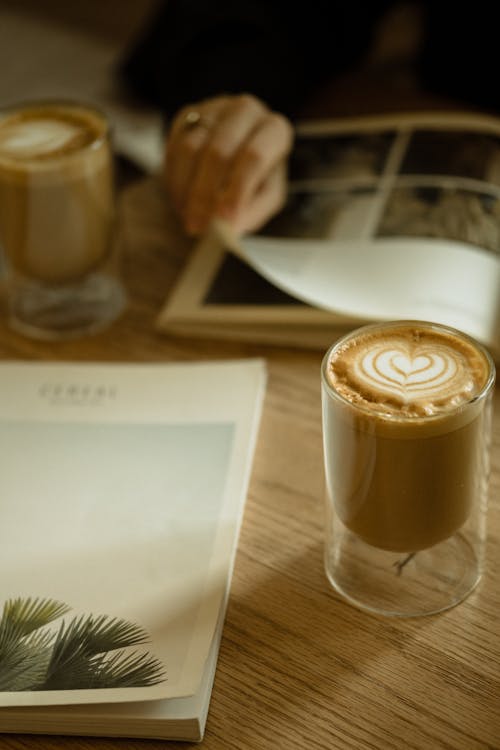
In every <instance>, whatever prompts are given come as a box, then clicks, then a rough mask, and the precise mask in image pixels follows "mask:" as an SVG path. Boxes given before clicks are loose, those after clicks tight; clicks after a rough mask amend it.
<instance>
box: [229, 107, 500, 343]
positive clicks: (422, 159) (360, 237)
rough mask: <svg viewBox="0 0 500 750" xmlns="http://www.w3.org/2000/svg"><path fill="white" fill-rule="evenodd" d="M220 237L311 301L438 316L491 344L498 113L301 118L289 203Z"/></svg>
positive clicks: (498, 275) (496, 279)
mask: <svg viewBox="0 0 500 750" xmlns="http://www.w3.org/2000/svg"><path fill="white" fill-rule="evenodd" d="M219 231H221V227H219ZM222 236H223V237H224V240H223V241H224V242H225V244H226V246H228V247H230V248H231V249H233V251H235V252H236V253H237V254H238V255H239V257H240V258H241V259H243V260H244V261H245V262H247V263H248V264H249V265H250V266H251V267H253V268H254V269H255V270H256V271H258V273H260V274H261V275H262V276H263V277H264V278H266V279H267V280H268V281H269V282H271V283H272V284H274V285H275V286H276V287H278V288H280V289H281V290H283V291H285V292H286V293H288V294H289V295H292V296H294V297H296V298H297V299H299V300H301V301H303V302H305V303H307V304H309V305H312V306H317V307H319V308H321V309H323V310H329V311H331V312H333V313H335V314H340V315H346V316H352V317H355V316H359V317H360V318H362V319H366V320H376V319H384V318H395V317H396V318H398V317H401V318H412V317H413V318H420V319H422V318H426V319H430V320H435V321H436V322H443V323H447V324H449V325H455V326H457V327H459V328H462V329H464V330H465V331H467V332H469V333H470V334H472V335H474V336H476V337H477V338H479V339H480V340H482V341H483V342H485V343H486V344H488V345H489V346H491V347H492V348H494V349H498V348H499V329H500V312H499V308H500V294H499V290H500V263H499V260H500V122H499V121H498V120H496V119H495V118H492V117H486V116H484V117H483V116H479V115H477V116H476V115H470V114H457V113H453V114H450V113H445V114H439V113H431V114H425V113H421V114H414V115H400V116H383V117H382V116H381V117H373V118H362V119H357V120H345V121H335V122H333V121H324V122H317V123H309V124H305V125H303V126H302V127H299V128H298V131H297V140H296V144H295V148H294V152H293V156H292V160H291V169H290V189H289V197H288V201H287V204H286V206H285V207H284V209H283V210H282V211H281V212H280V213H279V214H278V215H277V216H276V217H274V219H272V220H271V222H269V224H268V225H267V226H266V227H265V228H264V229H263V230H262V232H260V233H259V234H258V235H255V236H250V237H246V238H244V239H243V240H242V241H240V242H239V243H236V242H235V241H231V240H230V239H228V237H227V234H225V231H224V228H223V227H222Z"/></svg>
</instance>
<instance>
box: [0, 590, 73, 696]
mask: <svg viewBox="0 0 500 750" xmlns="http://www.w3.org/2000/svg"><path fill="white" fill-rule="evenodd" d="M68 610H69V607H68V606H67V605H66V604H62V603H61V602H57V601H54V600H45V599H31V598H28V599H9V600H7V601H6V602H5V604H4V607H3V612H2V617H1V618H0V690H37V689H39V686H40V685H42V684H43V682H44V680H45V675H46V672H47V666H48V664H49V661H50V656H51V650H52V642H53V636H52V635H51V633H50V632H37V631H39V629H40V628H41V627H43V626H44V625H48V624H49V623H50V622H52V621H53V620H55V619H56V618H57V617H60V616H61V615H62V614H65V613H66V612H67V611H68Z"/></svg>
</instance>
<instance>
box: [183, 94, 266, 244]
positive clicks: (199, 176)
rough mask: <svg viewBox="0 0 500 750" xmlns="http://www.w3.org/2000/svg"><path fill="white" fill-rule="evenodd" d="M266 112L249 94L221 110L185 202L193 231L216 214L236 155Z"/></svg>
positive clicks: (203, 227) (200, 228) (205, 224)
mask: <svg viewBox="0 0 500 750" xmlns="http://www.w3.org/2000/svg"><path fill="white" fill-rule="evenodd" d="M266 113H267V109H266V108H265V106H264V105H263V104H262V103H261V102H260V101H259V100H257V99H256V98H255V97H252V96H248V95H242V96H237V97H233V98H232V99H231V100H230V101H229V102H228V103H227V105H226V107H225V108H224V109H223V110H222V112H221V114H220V118H219V120H218V121H217V123H216V125H215V127H214V128H213V129H212V130H211V132H210V137H209V139H208V140H207V141H206V142H205V144H204V146H203V149H202V151H201V153H200V156H199V160H198V162H197V165H196V170H195V173H194V175H192V182H191V185H190V188H189V196H188V198H187V201H186V205H185V218H186V221H187V224H188V226H189V228H190V230H191V231H192V232H200V231H203V230H204V229H205V228H206V226H207V225H208V223H209V220H210V219H211V218H212V217H213V214H214V209H215V206H216V204H217V202H218V200H219V195H220V193H221V191H222V190H223V189H224V187H225V184H226V182H227V179H228V175H229V174H230V172H231V169H232V164H233V161H234V159H235V157H236V155H237V154H238V152H239V150H240V148H241V146H242V144H243V143H245V142H246V140H247V139H248V137H249V135H250V134H251V133H252V132H253V130H254V129H255V127H256V125H257V124H258V123H259V122H260V120H262V119H263V118H264V117H265V116H266Z"/></svg>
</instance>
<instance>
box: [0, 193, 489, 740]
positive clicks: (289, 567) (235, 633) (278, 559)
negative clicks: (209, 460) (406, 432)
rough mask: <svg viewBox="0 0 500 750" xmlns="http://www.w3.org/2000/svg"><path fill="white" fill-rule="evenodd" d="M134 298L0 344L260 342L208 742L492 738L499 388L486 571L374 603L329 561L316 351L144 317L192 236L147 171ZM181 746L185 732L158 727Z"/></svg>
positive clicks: (101, 348) (20, 349)
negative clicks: (461, 585) (401, 606)
mask: <svg viewBox="0 0 500 750" xmlns="http://www.w3.org/2000/svg"><path fill="white" fill-rule="evenodd" d="M120 227H121V232H120V246H121V248H122V261H123V262H122V265H123V275H124V279H125V283H126V286H127V289H128V292H129V305H128V308H127V310H126V312H125V313H124V315H123V316H122V318H121V319H120V320H119V321H117V322H116V323H115V324H114V325H113V326H111V327H110V328H109V329H108V330H107V331H105V332H103V333H100V334H99V335H96V336H92V337H88V338H83V339H80V340H75V341H70V342H64V343H41V342H35V341H31V340H29V339H26V338H23V337H21V336H19V335H17V334H16V333H14V332H12V331H10V330H9V328H8V327H7V325H6V322H5V314H4V310H2V315H1V318H0V355H1V357H2V358H3V359H12V358H14V359H39V360H54V361H64V360H74V361H85V360H91V361H173V360H192V359H203V360H207V359H224V358H233V357H245V356H254V355H258V356H264V357H265V358H266V360H267V363H268V368H269V381H268V389H267V395H266V399H265V405H264V412H263V418H262V423H261V429H260V433H259V439H258V445H257V451H256V455H255V461H254V466H253V472H252V477H251V483H250V489H249V496H248V501H247V506H246V512H245V517H244V523H243V527H242V530H241V537H240V543H239V547H238V553H237V558H236V565H235V570H234V578H233V584H232V589H231V596H230V602H229V608H228V612H227V618H226V622H225V627H224V634H223V639H222V645H221V650H220V656H219V662H218V668H217V673H216V678H215V684H214V689H213V694H212V701H211V706H210V712H209V717H208V723H207V730H206V736H205V739H204V742H203V744H202V747H204V748H206V750H240V749H241V750H271V749H272V750H274V749H275V748H284V749H285V748H286V749H287V750H291V749H292V748H306V749H309V748H310V749H311V750H316V749H318V750H319V749H320V748H325V750H327V749H328V750H336V749H337V748H338V750H451V749H453V750H487V749H489V750H493V748H500V666H499V665H500V624H499V623H500V502H499V491H500V393H499V389H498V387H497V389H496V392H495V408H496V410H495V417H494V445H493V471H492V480H491V491H490V496H491V501H490V509H489V516H488V523H489V539H488V557H487V571H486V574H485V575H484V577H483V580H482V582H481V583H480V585H479V587H478V588H477V589H476V590H475V591H474V592H473V593H472V594H471V595H470V596H469V598H468V599H466V600H465V601H464V602H463V603H462V604H460V605H459V606H457V607H455V608H454V609H452V610H450V611H448V612H446V613H444V614H440V615H436V616H432V617H425V618H417V619H384V618H382V617H377V616H374V615H370V614H366V613H364V612H361V611H359V610H357V609H355V608H354V607H352V606H351V605H349V604H347V603H346V602H344V601H342V600H341V599H340V597H339V596H338V595H337V594H336V593H335V592H334V591H333V590H332V589H331V587H330V586H329V584H328V583H327V580H326V577H325V575H324V572H323V559H322V558H323V550H322V545H323V463H322V446H321V414H320V385H319V384H320V379H319V368H320V362H321V358H322V352H314V351H302V350H294V349H289V348H271V347H269V348H263V347H260V346H256V345H249V344H239V343H234V344H232V343H228V342H225V343H221V342H214V341H207V340H202V339H199V340H197V339H190V340H188V339H184V340H182V339H175V338H169V337H168V336H167V335H166V334H164V333H158V332H157V331H156V330H155V327H154V321H155V317H156V314H157V313H158V311H159V309H160V307H161V305H162V303H163V301H164V299H165V297H166V295H167V294H168V290H169V289H170V288H171V285H172V282H173V280H174V279H175V277H176V275H177V273H178V272H179V269H180V268H181V266H182V263H183V260H184V258H185V257H186V254H187V253H188V252H189V250H190V243H189V242H188V241H186V239H185V238H184V237H183V236H182V234H181V233H180V231H179V229H178V227H177V225H176V222H175V220H174V218H173V217H172V215H171V213H170V212H169V210H168V207H167V205H166V202H165V199H164V196H163V194H162V191H161V187H160V186H159V185H158V183H157V182H156V181H155V180H154V179H148V180H143V181H142V180H141V181H138V182H134V183H133V184H132V185H130V186H129V187H128V188H127V190H126V191H125V192H124V194H123V196H122V202H121V219H120ZM165 746H166V743H165V742H163V741H156V740H137V739H134V740H123V739H120V740H119V739H116V740H115V739H110V738H106V739H99V738H89V737H86V738H74V737H35V736H33V737H31V736H28V735H3V736H0V748H1V750H42V749H43V750H63V749H64V750H69V749H70V748H71V750H73V749H75V750H83V749H84V748H85V749H87V750H111V749H112V748H113V749H116V750H132V749H133V748H134V749H136V750H139V749H140V750H157V749H158V750H159V748H164V747H165ZM168 746H169V747H170V748H172V750H173V749H174V748H179V749H180V748H187V747H189V746H190V745H186V743H176V742H171V743H168Z"/></svg>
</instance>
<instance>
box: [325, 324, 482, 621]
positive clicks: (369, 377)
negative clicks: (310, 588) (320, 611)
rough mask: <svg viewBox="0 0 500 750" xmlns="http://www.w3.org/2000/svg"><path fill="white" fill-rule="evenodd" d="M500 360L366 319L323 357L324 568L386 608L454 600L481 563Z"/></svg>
mask: <svg viewBox="0 0 500 750" xmlns="http://www.w3.org/2000/svg"><path fill="white" fill-rule="evenodd" d="M494 380H495V368H494V364H493V361H492V359H491V357H490V356H489V354H488V353H487V352H486V350H485V349H484V348H483V347H482V346H480V345H479V344H478V343H477V342H475V341H474V340H472V339H471V338H470V337H468V336H466V335H465V334H463V333H461V332H459V331H457V330H455V329H452V328H448V327H445V326H441V325H436V324H433V323H425V322H420V321H395V322H389V323H381V324H375V325H369V326H365V327H363V328H360V329H358V330H356V331H354V332H353V333H351V334H349V335H347V336H345V337H344V338H342V339H341V340H340V341H338V342H337V343H336V344H334V345H333V346H332V347H331V348H330V349H329V351H328V352H327V353H326V355H325V357H324V360H323V364H322V401H323V436H324V456H325V473H326V495H327V498H326V500H327V529H326V541H325V567H326V573H327V576H328V578H329V580H330V582H331V583H332V585H333V586H334V588H335V589H337V590H338V591H339V592H340V593H341V594H342V595H343V596H345V597H346V598H347V599H348V600H349V601H351V602H352V603H354V604H356V605H358V606H360V607H362V608H365V609H368V610H371V611H373V612H377V613H380V614H385V615H400V616H414V615H422V614H431V613H435V612H439V611H442V610H444V609H448V608H449V607H451V606H453V605H455V604H457V603H458V602H459V601H461V600H462V599H463V598H464V597H465V596H466V595H467V594H468V593H469V592H470V591H472V589H473V588H474V587H475V585H476V584H477V582H478V580H479V578H480V575H481V572H482V567H483V558H484V545H485V534H486V503H487V484H488V471H489V451H490V446H489V441H490V431H491V426H490V425H491V392H492V389H493V384H494Z"/></svg>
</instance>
